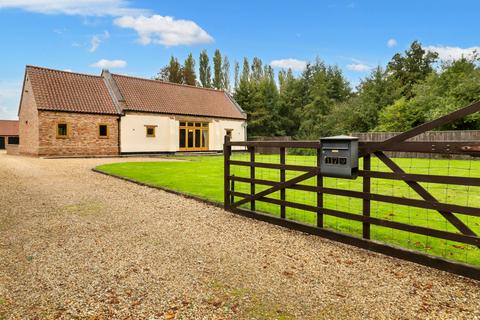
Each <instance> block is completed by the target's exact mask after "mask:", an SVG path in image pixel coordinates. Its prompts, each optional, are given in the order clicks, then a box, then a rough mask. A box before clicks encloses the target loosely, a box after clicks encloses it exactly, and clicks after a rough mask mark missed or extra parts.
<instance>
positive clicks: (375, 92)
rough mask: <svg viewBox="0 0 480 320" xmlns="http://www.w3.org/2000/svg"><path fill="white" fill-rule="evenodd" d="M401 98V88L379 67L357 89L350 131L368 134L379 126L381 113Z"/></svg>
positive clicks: (351, 101) (352, 104)
mask: <svg viewBox="0 0 480 320" xmlns="http://www.w3.org/2000/svg"><path fill="white" fill-rule="evenodd" d="M400 97H401V88H399V86H398V83H397V81H396V80H395V79H393V78H392V77H389V75H388V73H387V72H386V71H385V70H384V69H382V67H380V66H378V67H377V68H375V69H374V70H373V71H372V72H371V73H370V75H368V76H367V77H366V78H365V79H363V80H362V81H361V82H360V84H359V85H358V87H357V95H356V96H355V97H352V98H351V99H350V101H349V102H348V104H349V107H350V108H349V112H351V117H350V118H349V119H350V121H351V124H350V129H351V130H352V131H356V132H367V131H370V130H373V129H374V128H376V127H377V126H378V118H379V113H380V112H381V111H382V110H383V109H384V108H385V107H386V106H388V105H391V104H392V103H393V102H395V100H397V99H399V98H400Z"/></svg>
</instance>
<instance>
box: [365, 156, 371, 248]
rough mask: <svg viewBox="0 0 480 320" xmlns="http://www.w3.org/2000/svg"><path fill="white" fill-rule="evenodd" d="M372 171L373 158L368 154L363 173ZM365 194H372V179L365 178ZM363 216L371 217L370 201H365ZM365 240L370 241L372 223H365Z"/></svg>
mask: <svg viewBox="0 0 480 320" xmlns="http://www.w3.org/2000/svg"><path fill="white" fill-rule="evenodd" d="M370 169H371V156H370V154H367V155H365V156H364V157H363V171H364V172H365V173H366V172H367V171H370ZM363 192H364V193H370V177H366V176H363ZM363 216H364V217H370V200H369V199H363ZM363 238H364V239H370V223H368V222H363Z"/></svg>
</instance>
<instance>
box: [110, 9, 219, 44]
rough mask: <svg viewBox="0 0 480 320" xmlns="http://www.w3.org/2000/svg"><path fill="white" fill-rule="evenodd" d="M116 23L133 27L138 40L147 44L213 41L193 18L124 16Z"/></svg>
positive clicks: (123, 26)
mask: <svg viewBox="0 0 480 320" xmlns="http://www.w3.org/2000/svg"><path fill="white" fill-rule="evenodd" d="M114 23H115V24H116V25H117V26H119V27H121V28H131V29H133V30H135V31H136V32H137V33H138V36H139V39H138V41H139V42H140V43H141V44H143V45H147V44H150V43H155V44H162V45H165V46H167V47H171V46H178V45H192V44H201V43H211V42H213V38H212V37H211V36H210V35H209V34H208V33H207V32H206V31H205V30H203V29H202V28H200V27H199V26H198V25H197V24H196V23H195V22H193V21H191V20H176V19H175V18H173V17H169V16H160V15H152V16H150V17H146V16H138V17H132V16H123V17H120V18H117V19H115V21H114Z"/></svg>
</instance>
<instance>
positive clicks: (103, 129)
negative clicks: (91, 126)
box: [98, 124, 108, 138]
mask: <svg viewBox="0 0 480 320" xmlns="http://www.w3.org/2000/svg"><path fill="white" fill-rule="evenodd" d="M98 137H99V138H108V125H106V124H99V125H98Z"/></svg>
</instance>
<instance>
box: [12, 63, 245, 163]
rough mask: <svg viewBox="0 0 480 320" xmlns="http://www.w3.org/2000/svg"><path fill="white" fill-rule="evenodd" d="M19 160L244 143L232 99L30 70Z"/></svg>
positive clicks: (137, 81) (139, 81) (127, 80)
mask: <svg viewBox="0 0 480 320" xmlns="http://www.w3.org/2000/svg"><path fill="white" fill-rule="evenodd" d="M18 116H19V132H20V146H19V151H20V153H21V154H29V155H37V156H48V155H115V154H119V153H153V152H178V151H220V150H222V145H223V137H224V136H225V135H226V134H227V135H230V136H231V137H232V139H234V140H240V141H242V140H245V138H246V115H245V113H244V112H243V110H242V109H241V108H240V106H239V105H238V104H237V103H236V102H235V101H234V100H233V98H232V97H230V96H229V95H228V94H227V93H226V92H224V91H220V90H214V89H206V88H198V87H193V86H188V85H180V84H173V83H168V82H162V81H158V80H149V79H143V78H135V77H130V76H124V75H117V74H111V73H110V72H109V71H107V70H104V71H102V74H101V75H99V76H97V75H87V74H79V73H73V72H66V71H59V70H52V69H47V68H40V67H34V66H27V67H26V71H25V78H24V84H23V90H22V96H21V101H20V106H19V111H18Z"/></svg>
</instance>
